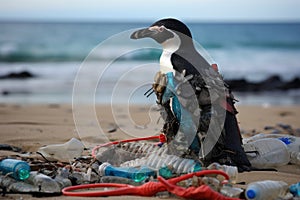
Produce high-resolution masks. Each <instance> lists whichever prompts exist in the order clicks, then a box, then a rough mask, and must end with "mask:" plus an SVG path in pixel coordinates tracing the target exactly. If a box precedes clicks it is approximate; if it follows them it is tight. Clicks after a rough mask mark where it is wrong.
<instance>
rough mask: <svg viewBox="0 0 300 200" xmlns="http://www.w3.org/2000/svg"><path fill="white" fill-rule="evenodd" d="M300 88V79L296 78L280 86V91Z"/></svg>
mask: <svg viewBox="0 0 300 200" xmlns="http://www.w3.org/2000/svg"><path fill="white" fill-rule="evenodd" d="M299 88H300V78H294V79H293V80H291V81H289V82H287V83H285V84H283V85H282V86H280V89H282V90H289V89H299Z"/></svg>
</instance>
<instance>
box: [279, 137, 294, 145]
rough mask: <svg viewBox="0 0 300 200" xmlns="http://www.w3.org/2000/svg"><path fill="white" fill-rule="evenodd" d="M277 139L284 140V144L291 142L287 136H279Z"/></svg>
mask: <svg viewBox="0 0 300 200" xmlns="http://www.w3.org/2000/svg"><path fill="white" fill-rule="evenodd" d="M278 139H279V140H281V141H282V142H284V143H285V144H286V145H289V144H291V143H292V141H291V138H288V137H281V138H278Z"/></svg>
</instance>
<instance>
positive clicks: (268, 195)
mask: <svg viewBox="0 0 300 200" xmlns="http://www.w3.org/2000/svg"><path fill="white" fill-rule="evenodd" d="M287 190H288V184H287V183H285V182H283V181H270V180H266V181H258V182H253V183H250V184H249V185H248V187H247V189H246V192H245V196H246V198H247V199H248V200H273V199H277V198H284V197H285V195H286V194H287Z"/></svg>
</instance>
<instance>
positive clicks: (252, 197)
mask: <svg viewBox="0 0 300 200" xmlns="http://www.w3.org/2000/svg"><path fill="white" fill-rule="evenodd" d="M246 195H247V197H248V198H249V199H254V198H255V197H256V193H255V191H254V190H248V191H247V193H246Z"/></svg>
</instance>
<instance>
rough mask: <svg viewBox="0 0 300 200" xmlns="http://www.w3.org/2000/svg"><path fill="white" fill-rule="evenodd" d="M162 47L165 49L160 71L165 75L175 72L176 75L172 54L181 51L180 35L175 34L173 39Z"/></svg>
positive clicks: (161, 58)
mask: <svg viewBox="0 0 300 200" xmlns="http://www.w3.org/2000/svg"><path fill="white" fill-rule="evenodd" d="M161 45H162V47H163V52H162V54H161V56H160V71H161V73H163V74H166V73H168V72H173V74H174V73H175V70H174V69H173V65H172V62H171V57H172V54H173V53H174V52H176V51H177V50H178V49H179V47H180V45H181V40H180V38H179V36H178V35H176V34H174V37H173V38H170V39H168V40H166V41H165V42H163V43H162V44H161Z"/></svg>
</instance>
